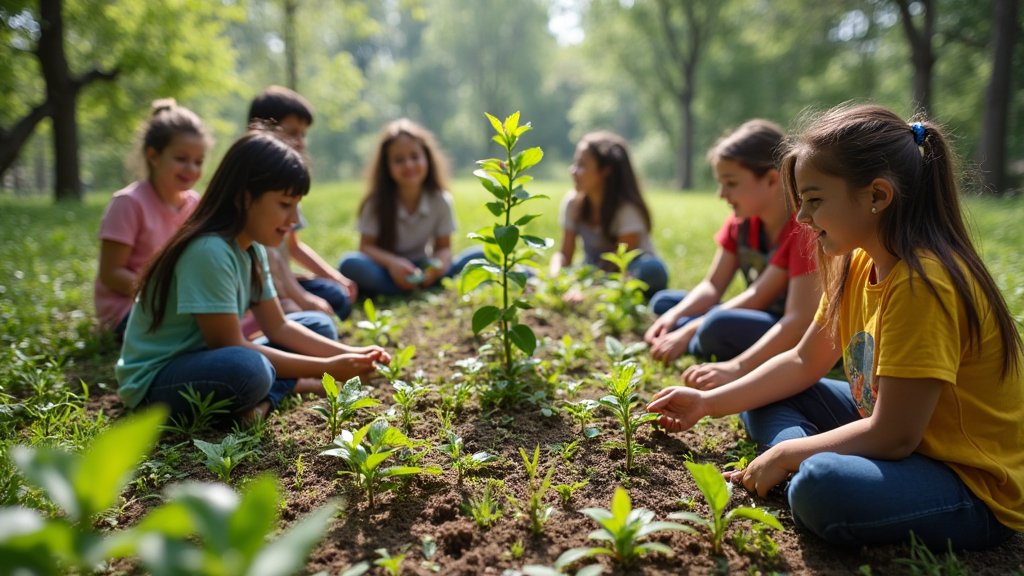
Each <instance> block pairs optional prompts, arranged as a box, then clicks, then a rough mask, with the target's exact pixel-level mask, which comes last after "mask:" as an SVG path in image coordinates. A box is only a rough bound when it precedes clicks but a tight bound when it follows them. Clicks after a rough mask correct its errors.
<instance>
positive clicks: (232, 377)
mask: <svg viewBox="0 0 1024 576" xmlns="http://www.w3.org/2000/svg"><path fill="white" fill-rule="evenodd" d="M275 374H276V373H275V371H274V367H273V365H271V364H270V361H269V360H267V358H266V356H264V355H263V354H260V353H259V352H257V351H255V350H251V349H249V348H244V347H242V346H228V347H224V348H218V349H216V350H199V351H196V352H189V353H187V354H182V355H181V356H178V357H177V358H175V359H173V360H171V361H170V362H168V363H167V364H166V365H165V366H164V367H163V368H162V369H161V370H160V371H159V372H157V374H156V376H155V377H154V378H153V382H152V383H150V385H149V389H148V390H147V391H146V396H145V398H144V399H143V401H142V403H143V404H146V405H148V404H164V405H166V406H167V407H168V408H169V409H170V412H171V416H172V417H179V416H181V415H188V416H190V415H191V410H190V408H189V403H188V402H187V401H186V400H185V398H184V397H183V396H182V393H183V392H185V391H186V390H187V389H188V387H189V386H191V387H192V388H193V389H194V390H195V391H196V392H197V393H198V394H199V395H200V396H203V397H205V396H208V395H210V394H213V400H214V401H219V400H228V401H230V404H229V405H228V408H227V409H228V410H229V411H230V413H231V415H232V416H239V415H242V414H245V413H246V412H248V411H249V410H251V409H252V408H253V407H254V406H256V404H258V403H259V402H260V401H261V400H263V399H264V398H266V397H267V393H268V391H269V390H270V387H271V384H272V383H273V382H274V377H275Z"/></svg>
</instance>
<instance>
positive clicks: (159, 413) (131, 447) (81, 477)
mask: <svg viewBox="0 0 1024 576" xmlns="http://www.w3.org/2000/svg"><path fill="white" fill-rule="evenodd" d="M166 419H167V410H166V409H164V408H162V407H157V408H149V409H147V410H145V411H142V412H139V413H137V414H135V415H133V416H130V417H128V418H125V419H124V420H121V421H120V422H118V423H117V424H115V425H113V426H111V427H110V428H108V429H107V430H106V431H105V432H103V433H102V434H100V435H99V436H98V437H97V438H96V439H95V440H94V441H93V443H92V445H91V446H89V449H88V450H86V452H85V454H84V455H83V456H82V460H81V461H80V462H79V464H78V466H77V468H76V470H75V476H74V480H73V483H74V490H75V493H76V494H77V496H78V501H79V502H80V503H81V507H82V509H81V512H82V519H83V520H84V519H87V518H92V517H93V515H95V514H98V513H100V512H102V511H103V510H106V509H107V508H110V506H112V505H113V504H114V501H115V500H116V499H117V497H118V496H119V495H120V494H121V488H123V487H124V485H125V484H126V483H127V482H128V480H129V479H130V478H131V477H132V476H133V475H134V474H135V467H136V466H137V465H138V463H139V460H141V459H142V457H143V456H145V455H146V454H148V453H149V452H150V450H152V449H153V446H154V445H156V441H157V439H158V438H159V437H160V425H161V424H163V422H164V421H165V420H166Z"/></svg>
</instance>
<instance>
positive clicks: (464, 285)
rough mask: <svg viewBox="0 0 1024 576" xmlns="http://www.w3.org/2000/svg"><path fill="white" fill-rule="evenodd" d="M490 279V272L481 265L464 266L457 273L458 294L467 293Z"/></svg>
mask: <svg viewBox="0 0 1024 576" xmlns="http://www.w3.org/2000/svg"><path fill="white" fill-rule="evenodd" d="M490 280H491V274H490V272H488V271H487V270H486V269H484V268H483V267H482V266H479V265H478V266H473V267H472V268H471V267H469V266H466V267H465V268H463V269H462V273H461V274H460V275H459V294H469V293H470V292H472V291H473V290H475V289H476V288H477V286H480V285H481V284H483V283H484V282H488V281H490Z"/></svg>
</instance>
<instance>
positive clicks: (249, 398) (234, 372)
mask: <svg viewBox="0 0 1024 576" xmlns="http://www.w3.org/2000/svg"><path fill="white" fill-rule="evenodd" d="M288 318H289V319H291V320H294V321H296V322H298V323H299V324H302V325H303V326H305V327H306V328H308V329H310V330H313V331H314V332H316V333H318V334H320V335H321V336H324V337H327V338H331V339H332V340H334V339H337V337H338V332H337V329H336V328H335V326H334V321H333V320H332V319H331V318H330V317H329V316H327V315H326V314H324V313H323V312H294V313H292V314H289V315H288ZM254 342H256V343H257V344H263V345H270V346H274V344H273V343H270V342H269V341H268V340H267V338H266V337H260V338H257V339H256V340H254ZM274 347H275V348H279V349H284V348H282V347H280V346H274ZM295 381H296V380H295V379H294V378H277V372H276V371H275V370H274V366H273V365H272V364H271V363H270V360H268V359H267V357H266V356H264V355H263V354H260V353H259V352H257V351H255V350H252V349H249V348H245V347H242V346H227V347H224V348H217V349H216V350H209V349H203V350H196V351H195V352H188V353H186V354H182V355H181V356H178V357H176V358H174V359H173V360H171V361H170V362H168V363H167V364H166V365H164V367H163V368H161V369H160V371H159V372H157V374H156V377H154V378H153V382H152V383H150V385H149V389H148V390H147V391H146V396H145V398H143V400H142V405H149V404H164V405H166V406H167V407H168V408H169V409H170V415H171V416H172V417H178V416H181V415H191V410H190V408H189V404H188V402H187V401H186V400H185V398H184V397H183V396H182V395H181V394H182V392H184V391H185V390H186V388H187V387H189V386H191V387H192V388H193V389H194V390H195V391H196V392H197V393H199V395H200V396H204V397H205V396H208V395H209V394H210V393H213V400H214V401H218V400H229V401H230V402H231V403H230V404H229V405H228V407H227V410H228V412H229V414H230V417H232V418H235V417H238V416H241V415H244V414H245V413H247V412H248V411H249V410H252V409H253V408H254V407H255V406H256V405H257V404H259V403H260V402H262V401H263V400H268V401H269V402H270V407H271V408H276V407H277V405H278V404H280V402H281V400H283V399H284V397H285V396H286V395H287V394H289V393H290V392H291V391H292V390H294V389H295Z"/></svg>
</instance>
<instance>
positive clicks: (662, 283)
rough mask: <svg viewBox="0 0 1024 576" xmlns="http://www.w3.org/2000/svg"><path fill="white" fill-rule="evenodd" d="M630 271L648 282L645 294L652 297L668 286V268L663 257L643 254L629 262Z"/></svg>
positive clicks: (632, 274)
mask: <svg viewBox="0 0 1024 576" xmlns="http://www.w3.org/2000/svg"><path fill="white" fill-rule="evenodd" d="M629 273H630V275H631V276H633V277H634V278H636V279H638V280H643V281H644V282H646V283H647V292H646V293H645V295H646V296H647V297H650V296H651V295H652V294H657V293H659V292H661V291H663V290H664V289H665V288H666V287H667V286H668V268H666V267H665V263H664V262H662V261H661V258H658V257H657V256H655V255H653V254H641V255H640V257H638V258H637V259H635V260H633V261H632V262H630V264H629Z"/></svg>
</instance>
